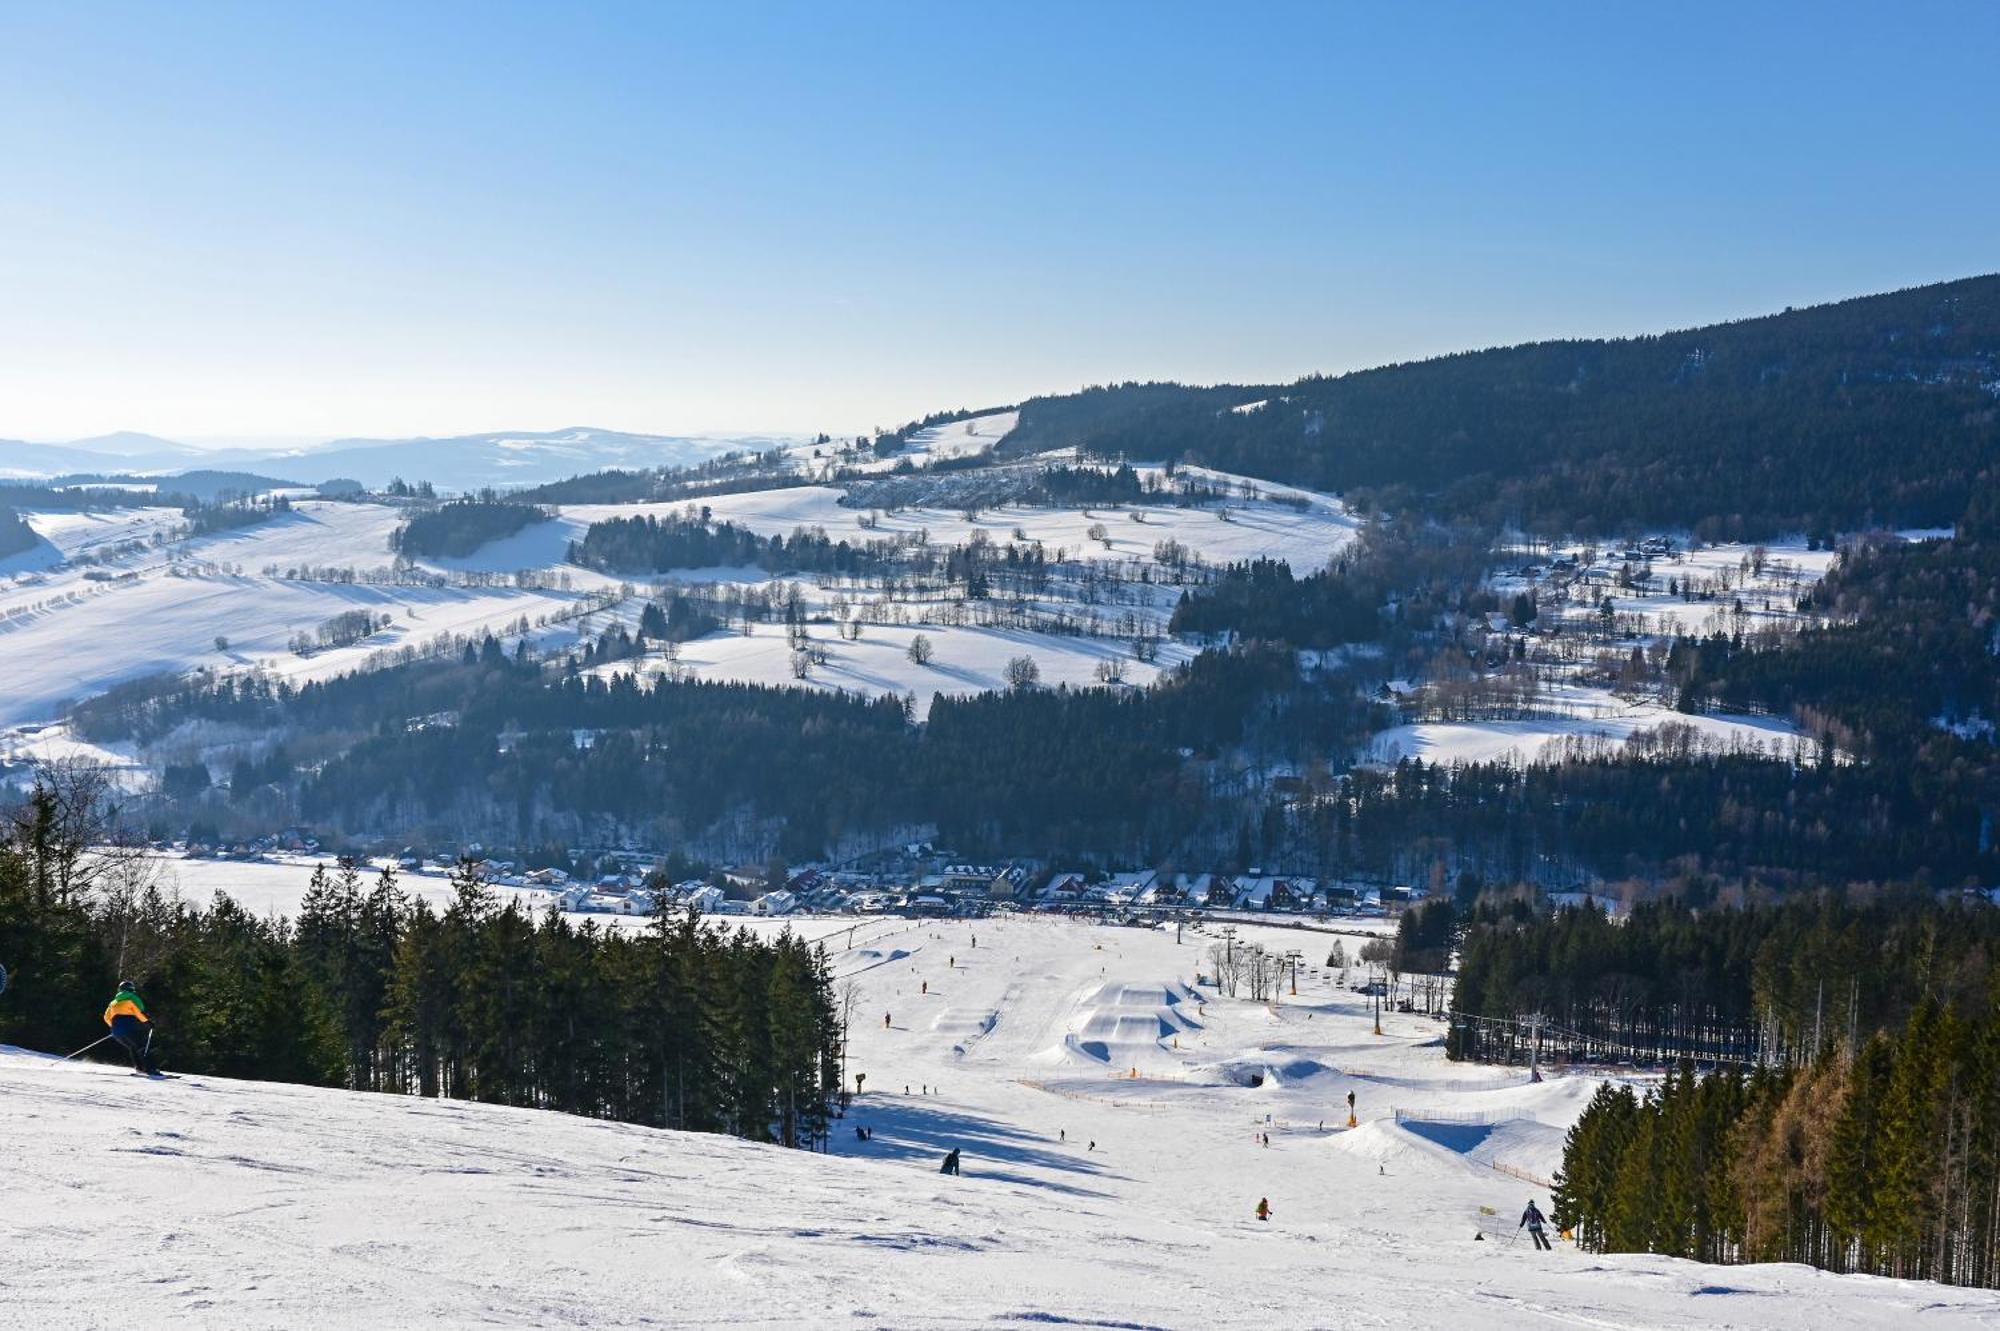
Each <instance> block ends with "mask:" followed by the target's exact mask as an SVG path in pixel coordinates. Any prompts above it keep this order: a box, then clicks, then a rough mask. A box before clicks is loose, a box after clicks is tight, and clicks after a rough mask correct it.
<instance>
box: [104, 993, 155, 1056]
mask: <svg viewBox="0 0 2000 1331" xmlns="http://www.w3.org/2000/svg"><path fill="white" fill-rule="evenodd" d="M104 1024H105V1025H106V1026H109V1027H110V1028H111V1038H112V1039H114V1040H116V1041H117V1042H118V1043H119V1044H121V1045H123V1046H125V1052H126V1053H128V1054H130V1055H132V1066H133V1067H134V1068H135V1069H137V1070H138V1071H140V1072H143V1073H145V1074H146V1075H147V1076H149V1077H151V1076H156V1075H158V1073H159V1071H160V1065H159V1059H158V1058H157V1056H156V1055H155V1054H154V1053H153V1021H152V1018H150V1017H148V1016H147V1015H146V1002H145V1000H144V999H142V998H140V997H139V986H137V985H135V984H133V983H132V982H131V981H130V980H120V981H119V982H118V992H117V993H116V994H114V995H113V996H112V998H111V1002H110V1004H109V1006H107V1007H106V1008H105V1009H104Z"/></svg>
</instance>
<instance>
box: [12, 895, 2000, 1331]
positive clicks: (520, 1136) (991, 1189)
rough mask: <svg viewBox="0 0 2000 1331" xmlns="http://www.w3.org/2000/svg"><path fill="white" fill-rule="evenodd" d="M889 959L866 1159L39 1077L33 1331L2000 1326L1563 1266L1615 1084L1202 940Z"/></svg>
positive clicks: (854, 971) (951, 949)
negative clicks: (1238, 957)
mask: <svg viewBox="0 0 2000 1331" xmlns="http://www.w3.org/2000/svg"><path fill="white" fill-rule="evenodd" d="M862 932H863V933H865V934H866V935H867V936H866V937H863V938H860V939H858V940H857V946H856V950H853V951H846V952H838V951H837V952H836V953H835V969H836V971H837V972H838V973H840V974H843V975H851V976H852V977H853V978H854V980H855V983H856V984H857V986H858V987H859V1002H858V1006H857V1013H856V1018H855V1032H854V1041H853V1050H852V1054H851V1057H850V1060H849V1069H850V1071H859V1072H865V1073H866V1074H867V1089H866V1093H865V1094H863V1095H862V1096H861V1097H860V1098H859V1100H858V1102H857V1107H856V1109H855V1111H854V1113H853V1115H852V1116H851V1117H850V1118H849V1119H848V1120H846V1121H845V1122H842V1123H840V1124H839V1125H838V1126H837V1131H836V1134H835V1138H834V1147H835V1151H834V1154H833V1155H832V1156H830V1157H829V1156H821V1155H811V1154H807V1153H804V1152H794V1151H786V1150H783V1149H780V1148H776V1147H768V1146H755V1145H750V1144H747V1143H743V1142H738V1141H733V1140H727V1139H722V1138H715V1137H698V1136H685V1135H679V1134H675V1133H668V1132H658V1131H651V1130H647V1129H642V1128H636V1127H629V1126H622V1125H617V1124H609V1123H599V1122H593V1121H588V1120H584V1119H577V1118H567V1117H563V1116H559V1115H553V1114H545V1113H539V1112H534V1111H527V1110H512V1109H502V1108H496V1107H490V1106H479V1105H469V1104H460V1103H449V1102H447V1103H438V1102H427V1101H418V1100H410V1099H402V1098H395V1097H388V1096H369V1095H356V1094H349V1093H343V1092H335V1091H320V1090H307V1089H302V1088H295V1087H283V1086H274V1085H262V1084H253V1083H243V1082H230V1081H224V1080H221V1079H218V1078H210V1077H202V1076H189V1077H186V1078H184V1079H182V1080H179V1081H170V1082H148V1081H143V1080H139V1079H136V1078H133V1077H131V1076H130V1075H128V1074H126V1073H124V1072H122V1071H120V1070H118V1069H115V1068H111V1067H108V1066H101V1065H99V1066H92V1065H77V1064H67V1065H60V1064H55V1063H53V1062H51V1061H49V1060H47V1059H45V1058H41V1057H37V1056H33V1055H28V1054H23V1053H18V1052H7V1053H0V1154H4V1158H5V1160H6V1162H7V1171H6V1184H5V1187H6V1192H5V1217H6V1229H5V1237H6V1246H5V1260H4V1261H0V1326H4V1327H8V1328H15V1327H19V1328H36V1329H37V1331H45V1329H46V1331H67V1329H70V1328H130V1327H144V1328H150V1327H168V1326H172V1327H188V1328H231V1329H232V1331H234V1329H236V1328H263V1327H285V1328H296V1327H302V1326H310V1327H313V1328H316V1329H317V1331H344V1329H346V1328H357V1327H367V1328H375V1327H399V1328H400V1327H414V1326H422V1327H475V1326H477V1327H549V1326H569V1327H640V1326H645V1327H668V1328H713V1327H725V1326H754V1327H761V1328H794V1327H796V1328H825V1327H836V1326H871V1327H894V1328H899V1329H901V1328H970V1327H980V1328H1046V1327H1050V1326H1065V1327H1100V1328H1102V1327H1118V1328H1127V1329H1130V1328H1172V1329H1173V1331H1208V1329H1209V1328H1218V1327H1223V1328H1230V1327H1243V1328H1256V1329H1257V1331H1268V1329H1269V1328H1273V1327H1283V1328H1313V1327H1363V1328H1372V1327H1384V1328H1388V1327H1395V1328H1405V1327H1452V1328H1482V1329H1483V1328H1510V1327H1597V1328H1677V1327H1717V1326H1728V1327H1741V1328H1749V1327H1756V1328H1779V1329H1797V1331H1805V1329H1806V1328H1813V1329H1814V1331H1818V1329H1820V1328H1836V1327H1838V1328H1882V1329H1884V1331H1887V1329H1888V1328H1910V1327H1919V1328H1956V1327H1969V1326H1993V1325H2000V1295H1995V1294H1992V1293H1982V1292H1977V1291H1966V1290H1956V1289H1949V1288H1945V1287H1942V1286H1936V1285H1924V1284H1917V1283H1911V1282H1901V1281H1893V1280H1883V1279H1876V1278H1870V1277H1859V1276H1833V1275H1826V1274H1821V1273H1817V1272H1813V1271H1811V1270H1808V1269H1806V1268H1803V1267H1799V1266H1754V1267H1710V1266H1699V1265H1695V1264H1692V1263H1687V1262H1680V1261H1672V1260H1667V1259H1662V1258H1652V1257H1638V1256H1613V1257H1601V1256H1594V1255H1590V1254H1585V1253H1581V1252H1578V1251H1577V1250H1576V1249H1574V1248H1573V1247H1572V1246H1570V1245H1568V1244H1566V1243H1558V1244H1557V1246H1556V1250H1555V1251H1554V1252H1552V1253H1546V1254H1540V1253H1536V1252H1534V1251H1533V1250H1532V1249H1531V1248H1530V1246H1529V1245H1528V1243H1527V1242H1526V1241H1525V1240H1517V1239H1515V1238H1513V1237H1512V1236H1513V1235H1514V1233H1515V1230H1514V1225H1515V1221H1516V1220H1517V1219H1518V1217H1519V1215H1520V1212H1521V1208H1522V1207H1523V1205H1524V1204H1525V1203H1526V1202H1527V1200H1528V1199H1529V1197H1531V1196H1532V1197H1535V1198H1537V1199H1539V1200H1540V1201H1541V1202H1542V1203H1543V1205H1544V1206H1546V1205H1547V1200H1548V1197H1547V1190H1546V1189H1545V1188H1544V1187H1542V1186H1540V1185H1538V1184H1535V1183H1531V1182H1526V1181H1523V1180H1522V1179H1521V1178H1519V1177H1517V1176H1515V1175H1510V1174H1506V1173H1502V1172H1500V1171H1499V1170H1497V1169H1495V1168H1494V1167H1493V1166H1495V1165H1500V1166H1505V1167H1506V1168H1508V1169H1512V1170H1516V1171H1519V1172H1521V1173H1526V1174H1531V1175H1541V1176H1546V1174H1547V1172H1548V1171H1549V1170H1550V1169H1551V1167H1552V1166H1553V1163H1554V1161H1555V1159H1556V1158H1557V1152H1558V1151H1559V1149H1560V1139H1561V1133H1562V1131H1563V1129H1564V1128H1565V1127H1566V1125H1567V1124H1568V1123H1569V1122H1570V1121H1571V1120H1572V1118H1573V1116H1574V1115H1575V1114H1576V1113H1577V1112H1578V1111H1579V1109H1580V1108H1581V1106H1582V1104H1583V1103H1584V1101H1585V1099H1586V1098H1587V1097H1588V1095H1589V1094H1590V1093H1591V1090H1592V1083H1590V1082H1588V1081H1587V1080H1583V1079H1577V1080H1555V1081H1550V1082H1546V1083H1544V1084H1541V1085H1526V1084H1523V1082H1522V1078H1521V1077H1520V1075H1519V1073H1518V1072H1516V1073H1512V1074H1509V1073H1506V1072H1503V1071H1500V1070H1496V1069H1481V1068H1473V1067H1464V1066H1457V1065H1450V1064H1447V1063H1446V1062H1445V1061H1444V1059H1443V1057H1442V1055H1441V1053H1440V1051H1439V1049H1438V1047H1437V1043H1436V1041H1437V1037H1438V1029H1437V1026H1436V1024H1435V1023H1433V1022H1429V1021H1426V1020H1424V1019H1422V1018H1417V1017H1404V1016H1395V1015H1391V1016H1389V1017H1387V1018H1386V1019H1385V1030H1386V1034H1385V1036H1384V1037H1382V1038H1377V1037H1375V1036H1374V1035H1373V1034H1372V1033H1371V1028H1370V1024H1369V1019H1368V1016H1367V1012H1366V1003H1365V1000H1363V999H1362V998H1360V997H1359V996H1358V995H1354V994H1351V993H1348V992H1347V991H1339V992H1338V993H1336V992H1335V991H1333V990H1332V989H1331V988H1330V986H1329V985H1328V983H1327V981H1326V980H1325V978H1324V977H1321V976H1314V975H1311V974H1307V975H1306V976H1305V977H1304V978H1303V980H1302V983H1301V985H1300V993H1299V995H1298V997H1297V998H1296V999H1293V998H1291V997H1289V996H1287V997H1286V999H1285V1000H1284V1002H1283V1003H1282V1005H1280V1006H1278V1007H1275V1008H1269V1007H1266V1006H1264V1005H1263V1004H1258V1003H1252V1002H1249V1001H1248V1000H1233V1001H1232V1000H1228V999H1221V998H1218V997H1216V995H1215V993H1214V991H1213V990H1212V989H1211V988H1209V987H1207V986H1200V987H1194V986H1192V984H1191V982H1192V980H1193V978H1194V973H1195V966H1196V962H1197V958H1198V957H1199V956H1201V955H1202V954H1203V952H1204V951H1205V949H1206V946H1207V941H1208V940H1206V939H1203V938H1201V937H1200V936H1199V935H1195V934H1192V933H1190V934H1188V935H1187V937H1186V941H1184V942H1182V943H1179V944H1177V943H1176V942H1175V938H1174V934H1173V932H1172V931H1171V930H1167V931H1151V930H1143V931H1142V930H1122V929H1106V928H1099V927H1095V926H1089V925H1082V924H1070V923H1061V922H1055V921H1043V920H1026V919H1024V920H1019V921H986V922H980V923H978V924H976V925H968V924H964V923H949V924H940V923H932V922H909V921H900V920H877V921H870V922H867V923H866V924H865V925H863V926H862ZM974 935H976V936H977V939H978V946H977V947H976V948H975V947H973V946H972V939H973V936H974ZM1238 937H1239V945H1241V941H1242V940H1246V939H1251V938H1256V939H1260V940H1263V941H1267V942H1268V943H1269V944H1270V945H1272V946H1276V947H1300V948H1302V949H1303V950H1304V951H1305V953H1306V956H1307V957H1308V959H1320V958H1323V957H1324V956H1325V949H1326V948H1327V947H1328V946H1330V942H1331V940H1330V939H1329V938H1327V937H1326V936H1325V935H1317V934H1303V933H1299V932H1295V931H1286V930H1278V929H1275V928H1269V929H1267V928H1263V927H1260V926H1246V927H1245V928H1243V929H1242V930H1241V931H1240V932H1239V935H1238ZM841 941H843V940H841V939H835V941H834V944H833V946H835V947H836V948H837V947H838V946H839V945H840V943H841ZM1346 942H1347V944H1348V948H1349V950H1350V951H1351V950H1352V949H1353V945H1354V943H1355V942H1356V940H1354V939H1352V938H1350V939H1347V940H1346ZM899 953H902V954H904V955H898V954H899ZM954 963H955V964H954ZM926 984H927V985H928V988H929V993H928V994H926V993H923V992H921V990H922V989H923V988H924V987H925V985H926ZM160 1017H161V1021H162V1025H163V1029H164V1031H165V1032H166V1034H167V1035H169V1036H170V1035H171V1031H172V1014H171V1013H169V1012H162V1013H161V1014H160ZM885 1017H886V1018H888V1025H887V1026H885V1025H884V1018H885ZM1072 1041H1074V1042H1075V1043H1076V1044H1077V1045H1079V1046H1093V1047H1092V1048H1082V1049H1079V1050H1076V1051H1074V1052H1069V1053H1065V1052H1062V1051H1065V1050H1069V1049H1070V1046H1071V1042H1072ZM1052 1051H1053V1052H1052ZM1134 1068H1136V1069H1137V1070H1138V1071H1139V1073H1140V1074H1141V1075H1140V1078H1139V1079H1137V1080H1134V1079H1133V1078H1132V1076H1131V1075H1130V1074H1131V1072H1132V1070H1133V1069H1134ZM1121 1074H1122V1075H1121ZM1252 1083H1254V1084H1252ZM906 1085H907V1087H908V1092H907V1093H906V1092H905V1086H906ZM926 1087H928V1088H930V1091H929V1093H925V1089H924V1088H926ZM1350 1090H1352V1091H1354V1092H1355V1094H1356V1097H1357V1104H1358V1108H1359V1111H1360V1116H1361V1124H1360V1126H1359V1127H1357V1128H1355V1129H1354V1130H1351V1131H1350V1130H1347V1129H1346V1128H1345V1126H1344V1124H1345V1112H1344V1110H1345V1096H1346V1094H1347V1092H1348V1091H1350ZM1397 1108H1402V1109H1404V1110H1407V1111H1413V1112H1414V1114H1415V1116H1416V1119H1417V1121H1415V1122H1411V1123H1405V1124H1399V1123H1398V1122H1397V1121H1396V1120H1395V1117H1394V1114H1393V1111H1394V1110H1395V1109H1397ZM1267 1115H1268V1119H1267V1117H1266V1116H1267ZM1425 1115H1429V1118H1428V1119H1426V1118H1425V1117H1424V1116H1425ZM1474 1119H1492V1120H1496V1121H1494V1122H1490V1123H1489V1122H1477V1121H1472V1120H1474ZM1322 1122H1323V1123H1324V1127H1323V1128H1322ZM856 1123H861V1124H866V1125H868V1126H870V1127H872V1128H873V1129H874V1130H875V1135H874V1138H873V1140H872V1141H870V1142H867V1143H861V1142H857V1141H856V1140H855V1139H854V1135H853V1131H852V1129H853V1126H854V1125H855V1124H856ZM1264 1133H1268V1134H1269V1137H1270V1145H1269V1146H1268V1147H1267V1146H1264V1145H1262V1144H1261V1140H1262V1134H1264ZM1093 1142H1094V1143H1095V1147H1094V1149H1093V1148H1092V1145H1091V1144H1092V1143H1093ZM953 1147H956V1148H959V1149H960V1150H961V1151H962V1152H963V1164H964V1175H963V1177H960V1178H947V1177H944V1176H941V1175H940V1174H939V1173H938V1163H939V1160H940V1159H941V1158H942V1156H943V1154H944V1152H945V1151H946V1150H948V1149H950V1148H953ZM1266 1197H1267V1198H1269V1200H1270V1203H1271V1207H1272V1211H1273V1216H1272V1219H1271V1220H1270V1221H1269V1222H1268V1223H1259V1222H1258V1221H1257V1220H1256V1219H1254V1217H1253V1214H1252V1213H1253V1209H1254V1208H1255V1206H1256V1204H1257V1202H1258V1199H1259V1198H1266ZM1482 1206H1484V1207H1488V1208H1490V1209H1491V1211H1492V1212H1493V1214H1491V1215H1485V1214H1482V1213H1481V1211H1480V1208H1481V1207H1482ZM1475 1234H1483V1235H1484V1236H1485V1237H1483V1238H1481V1239H1478V1240H1475V1238H1474V1236H1475Z"/></svg>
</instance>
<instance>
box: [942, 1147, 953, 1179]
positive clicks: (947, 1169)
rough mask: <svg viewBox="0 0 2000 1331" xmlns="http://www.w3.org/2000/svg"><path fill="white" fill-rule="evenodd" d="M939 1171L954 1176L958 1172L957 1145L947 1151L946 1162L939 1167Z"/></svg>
mask: <svg viewBox="0 0 2000 1331" xmlns="http://www.w3.org/2000/svg"><path fill="white" fill-rule="evenodd" d="M938 1173H940V1174H951V1175H954V1176H955V1175H956V1174H957V1173H958V1148H957V1147H956V1146H954V1147H952V1148H951V1149H950V1150H949V1151H947V1152H945V1156H944V1164H942V1165H940V1166H939V1167H938Z"/></svg>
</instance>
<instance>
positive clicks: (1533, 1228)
mask: <svg viewBox="0 0 2000 1331" xmlns="http://www.w3.org/2000/svg"><path fill="white" fill-rule="evenodd" d="M1548 1223H1549V1222H1548V1217H1546V1216H1544V1215H1543V1214H1542V1208H1541V1207H1539V1206H1536V1205H1535V1199H1534V1198H1532V1197H1530V1198H1529V1199H1528V1209H1527V1210H1525V1211H1523V1212H1521V1223H1520V1224H1518V1225H1516V1226H1515V1227H1514V1228H1516V1229H1523V1228H1525V1229H1526V1230H1527V1231H1528V1237H1529V1238H1531V1239H1533V1240H1534V1241H1535V1247H1536V1248H1537V1249H1539V1250H1541V1251H1542V1252H1548V1251H1550V1250H1551V1248H1552V1247H1553V1246H1554V1245H1553V1244H1551V1243H1550V1242H1549V1236H1548V1235H1547V1234H1544V1233H1543V1232H1542V1229H1543V1227H1544V1226H1546V1225H1547V1224H1548Z"/></svg>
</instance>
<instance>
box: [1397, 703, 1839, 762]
mask: <svg viewBox="0 0 2000 1331" xmlns="http://www.w3.org/2000/svg"><path fill="white" fill-rule="evenodd" d="M1545 702H1546V704H1547V708H1548V710H1549V711H1550V712H1551V713H1552V714H1551V715H1546V716H1538V717H1532V718H1529V719H1526V720H1519V721H1423V722H1416V723H1413V724H1409V725H1400V726H1392V727H1390V728H1389V729H1387V730H1383V731H1379V732H1377V733H1376V735H1375V736H1374V737H1373V738H1372V739H1371V740H1370V741H1369V745H1368V759H1369V761H1371V762H1378V763H1389V764H1393V763H1395V762H1396V761H1397V760H1398V759H1401V758H1419V759H1422V760H1423V761H1424V762H1427V763H1441V764H1445V765H1449V764H1452V763H1493V762H1507V763H1512V764H1516V765H1523V764H1531V763H1535V762H1538V761H1541V760H1542V759H1543V758H1545V757H1554V756H1555V754H1554V753H1553V752H1552V749H1554V747H1555V746H1556V744H1557V742H1558V741H1560V740H1564V739H1590V740H1603V741H1607V742H1609V743H1613V744H1618V743H1623V742H1624V741H1626V740H1629V739H1631V738H1632V737H1633V736H1635V735H1640V734H1642V733H1644V732H1657V731H1659V730H1660V728H1661V727H1662V726H1681V727H1686V728H1687V729H1688V730H1690V731H1692V732H1693V735H1694V737H1695V739H1696V740H1697V741H1698V742H1699V743H1700V744H1701V745H1702V746H1703V747H1705V748H1712V749H1726V750H1729V751H1732V752H1745V753H1757V754H1763V755H1766V756H1768V757H1772V758H1778V759H1784V760H1788V761H1790V760H1798V761H1810V760H1811V759H1812V758H1813V756H1814V755H1815V754H1816V753H1817V752H1818V747H1817V745H1816V744H1815V742H1814V741H1813V740H1811V739H1809V738H1807V737H1806V736H1804V735H1801V734H1800V733H1799V730H1798V728H1797V727H1796V726H1794V725H1792V724H1791V723H1790V722H1789V721H1786V720H1783V719H1782V718H1778V717H1771V716H1739V715H1726V714H1721V713H1714V714H1702V715H1689V714H1687V713H1685V712H1678V711H1675V710H1674V709H1673V708H1671V707H1667V706H1664V705H1663V704H1661V703H1658V702H1652V701H1646V700H1634V699H1630V698H1621V697H1619V696H1618V695H1616V694H1614V693H1612V692H1611V691H1610V690H1608V689H1593V688H1586V687H1583V686H1580V685H1564V686H1561V687H1559V688H1556V689H1552V690H1549V691H1548V696H1547V697H1546V699H1545Z"/></svg>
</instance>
